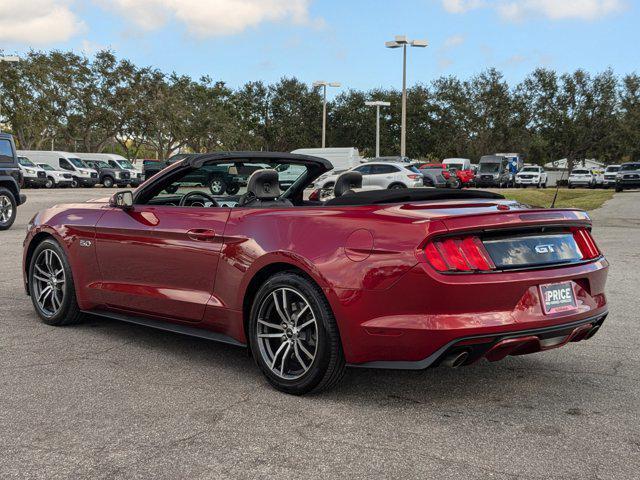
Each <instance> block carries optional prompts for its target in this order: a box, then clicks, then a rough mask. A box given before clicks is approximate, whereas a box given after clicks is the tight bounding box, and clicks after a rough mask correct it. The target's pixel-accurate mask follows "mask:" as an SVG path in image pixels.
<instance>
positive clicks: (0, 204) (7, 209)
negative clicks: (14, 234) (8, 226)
mask: <svg viewBox="0 0 640 480" xmlns="http://www.w3.org/2000/svg"><path fill="white" fill-rule="evenodd" d="M12 216H13V203H11V199H10V198H9V197H8V196H6V195H0V223H7V222H8V221H9V220H11V217H12Z"/></svg>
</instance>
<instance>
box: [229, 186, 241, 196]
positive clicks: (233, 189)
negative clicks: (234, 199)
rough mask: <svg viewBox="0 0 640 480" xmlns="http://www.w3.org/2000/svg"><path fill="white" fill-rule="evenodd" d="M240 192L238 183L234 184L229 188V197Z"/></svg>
mask: <svg viewBox="0 0 640 480" xmlns="http://www.w3.org/2000/svg"><path fill="white" fill-rule="evenodd" d="M239 191H240V185H239V184H237V183H232V184H231V185H229V186H228V187H227V195H235V194H236V193H238V192H239Z"/></svg>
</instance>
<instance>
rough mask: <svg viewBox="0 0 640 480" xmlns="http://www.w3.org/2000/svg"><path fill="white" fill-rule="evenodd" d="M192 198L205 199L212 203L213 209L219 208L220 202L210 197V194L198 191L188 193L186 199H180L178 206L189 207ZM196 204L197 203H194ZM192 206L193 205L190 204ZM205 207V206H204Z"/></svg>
mask: <svg viewBox="0 0 640 480" xmlns="http://www.w3.org/2000/svg"><path fill="white" fill-rule="evenodd" d="M191 197H200V198H204V199H205V200H208V201H210V202H211V204H212V205H211V206H212V207H217V206H218V202H216V199H215V198H213V197H212V196H211V195H209V194H208V193H204V192H198V191H194V192H189V193H187V194H186V195H185V196H184V197H182V198H181V199H180V203H179V204H178V205H179V206H181V207H184V206H186V205H187V201H189V200H190V199H191ZM194 203H195V202H194ZM190 205H192V204H190ZM190 205H189V206H190ZM202 206H203V207H204V204H203V205H202Z"/></svg>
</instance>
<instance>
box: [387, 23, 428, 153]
mask: <svg viewBox="0 0 640 480" xmlns="http://www.w3.org/2000/svg"><path fill="white" fill-rule="evenodd" d="M384 45H385V47H387V48H400V47H402V124H401V128H400V156H401V157H404V156H406V154H407V46H410V47H418V48H424V47H426V46H427V45H428V42H427V41H426V40H408V39H407V37H406V36H404V35H396V37H395V40H393V41H391V42H385V44H384Z"/></svg>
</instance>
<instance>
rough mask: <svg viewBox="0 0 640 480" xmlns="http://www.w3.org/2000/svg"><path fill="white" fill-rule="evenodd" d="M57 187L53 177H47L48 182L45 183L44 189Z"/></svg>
mask: <svg viewBox="0 0 640 480" xmlns="http://www.w3.org/2000/svg"><path fill="white" fill-rule="evenodd" d="M55 185H56V182H55V180H54V179H53V177H47V181H46V182H45V184H44V187H45V188H53V187H55Z"/></svg>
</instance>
